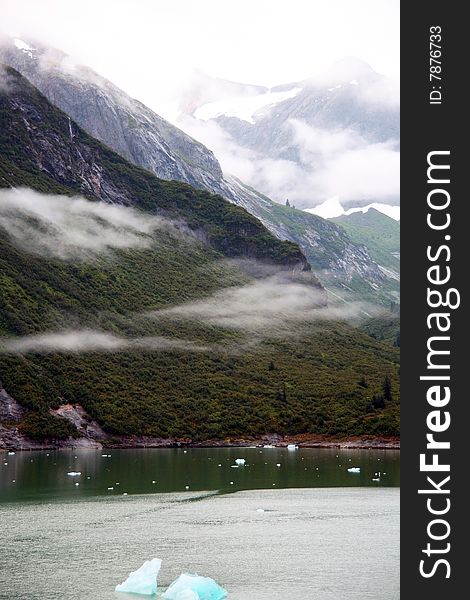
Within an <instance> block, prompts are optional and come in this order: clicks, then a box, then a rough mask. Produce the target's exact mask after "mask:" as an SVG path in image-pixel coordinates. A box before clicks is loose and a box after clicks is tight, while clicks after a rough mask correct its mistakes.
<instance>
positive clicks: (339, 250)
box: [0, 39, 394, 304]
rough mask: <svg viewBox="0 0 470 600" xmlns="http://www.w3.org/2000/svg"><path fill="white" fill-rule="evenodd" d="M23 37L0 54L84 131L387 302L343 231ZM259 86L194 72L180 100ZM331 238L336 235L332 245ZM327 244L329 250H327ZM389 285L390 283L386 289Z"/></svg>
mask: <svg viewBox="0 0 470 600" xmlns="http://www.w3.org/2000/svg"><path fill="white" fill-rule="evenodd" d="M30 44H31V45H30ZM30 44H26V43H25V42H22V41H20V40H11V39H7V40H3V42H2V43H0V60H3V61H4V62H5V63H6V64H9V65H10V66H12V67H14V68H15V69H17V70H18V71H19V72H21V73H22V74H23V75H24V76H25V77H27V78H28V79H29V80H30V81H31V82H32V83H33V84H34V85H35V86H37V88H38V89H39V90H40V91H41V92H42V93H43V94H44V95H45V96H46V97H47V98H48V99H49V100H50V101H51V102H52V103H53V104H55V105H56V106H58V107H59V108H60V109H62V110H63V111H64V112H65V113H66V114H68V115H69V116H70V117H71V119H73V120H74V121H75V122H76V123H78V124H79V125H80V126H81V127H83V129H85V131H87V132H88V133H89V134H90V135H92V136H94V137H96V138H97V139H99V140H100V141H101V142H103V143H104V144H106V145H107V146H109V147H110V148H112V149H113V150H114V151H115V152H117V153H119V154H120V155H121V156H123V157H124V158H126V159H127V160H129V161H131V162H133V163H134V164H136V165H138V166H140V167H143V168H145V169H147V170H149V171H151V172H152V173H154V174H155V175H157V176H158V177H161V178H163V179H175V180H178V181H184V182H187V183H189V184H190V185H192V186H194V187H197V188H200V189H206V190H209V191H211V192H214V193H216V194H220V195H222V196H223V197H224V198H226V199H228V200H229V201H230V202H233V203H234V204H236V205H238V206H242V207H244V208H246V209H247V210H248V211H249V212H250V213H251V214H252V215H254V216H255V217H257V218H258V219H259V220H260V221H261V222H262V223H263V224H264V225H265V227H266V228H267V229H269V231H271V232H272V233H274V235H276V236H277V237H278V238H279V239H282V240H290V241H293V242H295V243H297V244H299V245H300V246H301V248H302V250H303V252H304V253H305V254H306V255H308V259H309V261H310V263H311V265H312V267H313V269H314V270H315V271H316V272H317V273H318V274H319V276H320V277H321V278H322V279H325V284H326V285H327V286H328V287H329V288H331V289H333V290H335V293H338V294H341V295H344V293H345V292H347V294H348V296H349V295H350V296H351V297H352V298H353V299H358V298H359V299H367V300H369V301H373V302H378V303H381V304H383V303H385V304H386V303H388V301H389V299H390V293H389V290H388V287H389V284H388V280H387V277H385V276H384V274H383V272H382V271H381V270H380V269H379V268H378V266H377V265H376V264H375V263H374V261H373V260H372V259H371V257H370V256H369V253H368V250H367V248H366V247H365V246H363V245H361V246H358V245H356V244H355V243H354V242H353V241H352V240H351V239H348V238H347V235H345V234H344V230H342V229H340V228H338V227H337V226H336V225H335V224H333V223H330V222H328V221H323V220H320V219H319V218H317V217H315V216H310V215H306V214H305V213H302V212H300V211H293V210H291V209H288V208H287V207H284V206H280V205H279V204H277V203H275V202H273V201H272V200H270V199H269V198H267V197H266V196H263V195H261V194H259V193H257V192H256V191H255V190H254V189H252V188H250V187H249V186H246V185H243V184H242V183H241V181H240V180H239V179H237V178H235V177H231V176H226V177H224V176H223V174H222V170H221V168H220V165H219V163H218V162H217V160H216V159H215V157H214V155H213V153H212V152H211V151H210V150H208V149H207V148H205V147H204V146H203V145H202V144H200V143H199V142H196V141H195V140H194V139H192V138H191V137H189V136H187V135H186V134H185V133H183V132H182V131H181V130H179V129H177V128H176V127H174V126H173V125H171V124H170V123H168V122H167V121H165V120H164V119H162V118H161V117H160V116H158V115H157V114H155V113H154V112H153V111H151V110H150V109H149V108H147V107H145V106H144V105H143V104H141V103H140V102H138V101H136V100H134V99H132V98H130V97H129V96H128V95H127V94H125V93H124V92H123V91H122V90H120V89H118V88H117V87H116V86H114V85H113V84H112V83H110V82H109V81H107V80H106V79H104V78H103V77H101V76H99V75H98V74H96V73H95V72H93V71H91V70H90V69H88V68H85V67H82V66H79V65H75V64H73V63H72V62H71V60H70V58H69V57H67V56H66V55H65V54H63V53H61V52H59V51H57V50H54V49H51V48H47V47H44V46H42V45H41V44H37V43H34V44H33V43H32V42H31V43H30ZM265 91H266V90H265V88H261V87H256V86H246V85H243V84H235V83H232V82H224V81H223V80H216V79H211V80H210V81H206V80H205V79H201V78H199V79H198V83H197V85H195V86H194V87H193V88H192V93H191V96H188V97H186V98H185V99H184V100H183V102H185V103H186V105H187V106H189V105H191V106H196V105H197V102H200V101H202V102H206V101H207V100H208V99H212V98H213V97H218V98H220V97H221V96H222V97H225V96H231V95H232V94H235V95H237V94H238V95H239V94H243V96H244V97H248V98H250V97H253V98H256V97H258V96H259V95H260V94H262V93H264V92H265ZM281 93H283V91H282V90H281ZM335 239H337V240H340V241H339V242H338V243H336V244H332V243H331V241H332V240H335ZM330 250H334V251H333V252H332V253H329V251H330ZM391 287H392V288H393V282H392V285H391ZM393 292H394V290H393V289H392V295H393Z"/></svg>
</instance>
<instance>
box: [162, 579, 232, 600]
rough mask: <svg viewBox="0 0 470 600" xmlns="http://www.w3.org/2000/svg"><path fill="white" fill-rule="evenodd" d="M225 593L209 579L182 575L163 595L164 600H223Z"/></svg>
mask: <svg viewBox="0 0 470 600" xmlns="http://www.w3.org/2000/svg"><path fill="white" fill-rule="evenodd" d="M226 597H227V591H226V590H224V588H222V587H220V585H219V584H218V583H216V582H215V581H214V580H213V579H211V578H210V577H200V576H199V575H193V574H191V573H183V574H182V575H180V576H179V577H178V579H176V581H174V582H173V583H172V584H171V585H170V587H169V588H168V589H167V590H166V592H165V593H164V594H163V596H162V598H163V599H164V600H223V598H226Z"/></svg>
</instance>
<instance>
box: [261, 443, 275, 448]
mask: <svg viewBox="0 0 470 600" xmlns="http://www.w3.org/2000/svg"><path fill="white" fill-rule="evenodd" d="M263 448H274V446H272V445H271V444H265V445H264V446H263Z"/></svg>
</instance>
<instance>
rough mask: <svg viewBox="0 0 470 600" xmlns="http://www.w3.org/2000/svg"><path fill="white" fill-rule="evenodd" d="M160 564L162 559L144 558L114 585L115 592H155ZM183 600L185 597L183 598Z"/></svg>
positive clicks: (149, 593) (148, 593)
mask: <svg viewBox="0 0 470 600" xmlns="http://www.w3.org/2000/svg"><path fill="white" fill-rule="evenodd" d="M161 566H162V561H161V560H160V559H159V558H153V559H152V560H146V561H145V562H144V564H143V565H142V566H141V567H140V568H139V569H137V571H133V572H132V573H130V575H129V577H128V578H127V579H126V581H124V582H123V583H120V584H119V585H117V586H116V592H130V593H132V594H144V595H147V596H151V595H153V594H156V593H157V577H158V573H159V571H160V568H161ZM209 598H210V597H209ZM221 598H223V596H221ZM183 600H186V599H184V598H183ZM187 600H190V598H189V597H188V598H187Z"/></svg>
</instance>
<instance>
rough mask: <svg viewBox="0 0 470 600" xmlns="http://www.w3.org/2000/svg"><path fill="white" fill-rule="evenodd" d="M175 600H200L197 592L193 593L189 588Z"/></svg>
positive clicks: (177, 595) (178, 594)
mask: <svg viewBox="0 0 470 600" xmlns="http://www.w3.org/2000/svg"><path fill="white" fill-rule="evenodd" d="M175 600H199V594H198V593H197V592H193V590H190V589H189V588H186V589H185V590H181V592H178V593H177V594H176V596H175Z"/></svg>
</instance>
